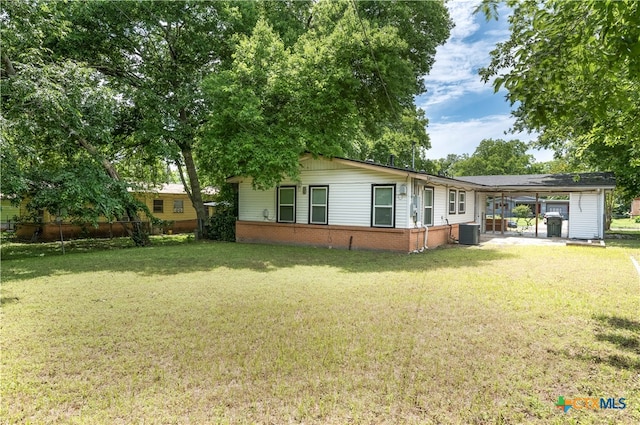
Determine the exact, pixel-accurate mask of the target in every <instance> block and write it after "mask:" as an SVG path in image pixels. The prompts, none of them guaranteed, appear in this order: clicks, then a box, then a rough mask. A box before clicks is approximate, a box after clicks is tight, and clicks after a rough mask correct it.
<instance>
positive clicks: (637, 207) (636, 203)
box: [631, 198, 640, 217]
mask: <svg viewBox="0 0 640 425" xmlns="http://www.w3.org/2000/svg"><path fill="white" fill-rule="evenodd" d="M631 217H640V198H635V199H634V200H633V201H631Z"/></svg>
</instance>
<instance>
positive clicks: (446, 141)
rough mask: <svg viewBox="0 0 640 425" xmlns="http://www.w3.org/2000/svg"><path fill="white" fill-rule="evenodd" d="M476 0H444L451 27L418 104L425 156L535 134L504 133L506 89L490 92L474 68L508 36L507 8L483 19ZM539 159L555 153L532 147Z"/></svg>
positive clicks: (507, 120)
mask: <svg viewBox="0 0 640 425" xmlns="http://www.w3.org/2000/svg"><path fill="white" fill-rule="evenodd" d="M478 3H479V1H450V2H449V3H447V7H448V8H449V13H450V15H451V18H452V19H453V21H454V22H455V25H456V26H455V27H454V28H453V29H452V30H451V37H450V38H449V40H448V41H447V43H446V44H445V45H443V46H440V47H439V48H438V52H437V54H436V60H435V64H434V66H433V69H432V70H431V73H430V74H429V75H427V76H426V77H425V78H424V81H425V85H426V87H427V93H426V94H424V95H422V96H419V97H417V98H416V104H417V105H418V107H420V108H422V109H424V110H425V112H426V116H427V118H428V119H429V126H428V127H427V133H429V137H430V138H431V149H430V150H428V151H426V156H427V158H430V159H438V158H444V157H445V156H447V154H450V153H455V154H463V153H467V154H472V153H473V152H474V150H475V149H476V147H477V146H478V144H479V143H480V141H481V140H482V139H488V138H493V139H505V140H511V139H520V140H522V141H524V142H528V141H531V140H535V138H536V135H535V134H527V133H520V134H511V133H509V134H505V132H506V131H508V130H509V128H511V126H512V125H513V122H514V119H513V117H511V115H510V110H511V108H510V106H509V102H507V101H506V100H505V92H504V91H502V92H498V93H495V94H494V92H493V86H492V84H491V83H487V84H484V83H483V82H482V81H481V80H480V76H479V75H478V69H480V68H482V67H484V66H486V65H488V63H489V52H490V51H491V50H492V49H493V48H494V47H495V44H496V43H497V42H500V41H504V40H506V39H507V38H508V37H509V29H508V22H507V19H506V12H507V11H506V10H502V12H501V13H500V19H499V20H498V21H490V22H486V20H485V18H484V15H482V14H478V15H474V14H473V10H474V9H475V8H476V6H477V5H478ZM530 153H531V154H532V155H534V156H535V158H536V160H537V161H540V162H542V161H549V160H551V159H552V158H553V153H552V152H550V151H539V150H531V151H530Z"/></svg>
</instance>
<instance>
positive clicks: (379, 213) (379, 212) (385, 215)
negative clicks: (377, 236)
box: [371, 185, 396, 227]
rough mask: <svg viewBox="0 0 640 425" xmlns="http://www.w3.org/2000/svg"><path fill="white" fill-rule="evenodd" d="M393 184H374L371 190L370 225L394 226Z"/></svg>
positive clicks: (394, 189) (394, 187) (394, 188)
mask: <svg viewBox="0 0 640 425" xmlns="http://www.w3.org/2000/svg"><path fill="white" fill-rule="evenodd" d="M395 191H396V186H395V185H374V186H373V190H372V196H371V197H372V201H371V203H372V208H371V209H372V211H371V226H373V227H394V226H395V198H396V197H395Z"/></svg>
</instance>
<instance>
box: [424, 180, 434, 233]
mask: <svg viewBox="0 0 640 425" xmlns="http://www.w3.org/2000/svg"><path fill="white" fill-rule="evenodd" d="M422 199H423V204H424V214H423V217H422V221H423V223H424V224H425V225H426V226H433V188H432V187H425V188H424V195H423V196H422Z"/></svg>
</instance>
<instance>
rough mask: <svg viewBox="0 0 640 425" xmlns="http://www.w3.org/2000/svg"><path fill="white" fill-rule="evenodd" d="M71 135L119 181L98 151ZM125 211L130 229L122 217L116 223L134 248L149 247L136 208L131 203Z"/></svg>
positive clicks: (109, 163)
mask: <svg viewBox="0 0 640 425" xmlns="http://www.w3.org/2000/svg"><path fill="white" fill-rule="evenodd" d="M71 134H72V135H73V136H75V137H76V139H77V141H78V144H79V145H80V146H81V147H82V148H83V149H85V150H86V151H87V152H89V154H90V155H91V156H93V157H94V158H95V159H96V160H99V161H100V163H101V164H102V167H103V168H104V169H105V171H106V172H107V174H109V176H110V177H111V178H112V179H113V180H115V181H121V178H120V174H119V173H118V171H117V170H116V169H115V167H114V166H113V164H112V163H111V162H109V161H108V160H107V159H106V158H105V157H104V156H103V155H102V154H101V153H100V152H99V151H98V149H96V147H95V146H93V145H92V144H91V143H89V142H88V141H87V140H86V139H85V138H84V137H80V136H79V135H78V134H76V133H75V132H74V131H71ZM125 211H126V213H127V217H128V219H129V220H128V222H129V223H130V224H131V227H129V226H128V225H127V224H125V220H123V217H118V221H119V222H120V223H121V224H122V227H124V229H125V231H126V232H127V235H128V236H129V237H130V238H131V239H132V240H133V242H134V243H135V244H136V246H147V245H149V244H150V243H151V241H150V240H149V234H148V232H146V231H145V229H144V225H143V223H142V220H141V219H140V216H139V215H138V207H137V206H136V205H135V204H134V203H133V202H131V203H128V204H127V205H126V206H125Z"/></svg>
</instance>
